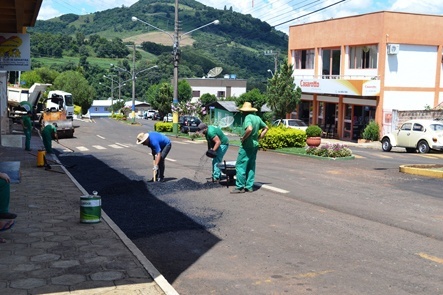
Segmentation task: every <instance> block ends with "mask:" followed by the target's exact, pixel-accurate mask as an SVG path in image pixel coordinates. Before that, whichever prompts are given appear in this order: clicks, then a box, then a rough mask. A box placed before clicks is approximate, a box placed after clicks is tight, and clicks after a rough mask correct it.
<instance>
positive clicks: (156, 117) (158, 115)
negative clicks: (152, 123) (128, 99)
mask: <svg viewBox="0 0 443 295" xmlns="http://www.w3.org/2000/svg"><path fill="white" fill-rule="evenodd" d="M152 120H157V121H158V120H160V114H159V112H155V114H154V116H153V117H152Z"/></svg>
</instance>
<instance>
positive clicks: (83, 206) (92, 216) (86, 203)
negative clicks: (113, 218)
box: [80, 191, 102, 223]
mask: <svg viewBox="0 0 443 295" xmlns="http://www.w3.org/2000/svg"><path fill="white" fill-rule="evenodd" d="M101 216H102V198H101V197H100V196H99V195H98V194H97V192H96V191H94V192H93V194H92V195H87V196H81V197H80V222H81V223H98V222H100V218H101Z"/></svg>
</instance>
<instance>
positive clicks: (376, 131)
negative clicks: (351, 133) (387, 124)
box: [361, 120, 380, 141]
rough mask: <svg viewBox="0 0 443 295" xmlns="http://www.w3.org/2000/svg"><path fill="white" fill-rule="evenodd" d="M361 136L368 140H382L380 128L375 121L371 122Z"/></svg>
mask: <svg viewBox="0 0 443 295" xmlns="http://www.w3.org/2000/svg"><path fill="white" fill-rule="evenodd" d="M361 136H362V137H363V139H366V140H372V141H378V140H379V139H380V127H379V126H378V124H377V123H376V122H375V121H374V120H371V121H370V122H369V124H368V125H366V127H365V130H363V133H362V135H361Z"/></svg>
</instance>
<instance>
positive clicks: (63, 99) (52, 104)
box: [46, 90, 74, 119]
mask: <svg viewBox="0 0 443 295" xmlns="http://www.w3.org/2000/svg"><path fill="white" fill-rule="evenodd" d="M46 109H48V110H50V111H59V110H65V112H66V118H67V119H72V118H73V116H74V100H73V98H72V94H71V93H69V92H65V91H60V90H52V91H49V93H48V99H47V100H46Z"/></svg>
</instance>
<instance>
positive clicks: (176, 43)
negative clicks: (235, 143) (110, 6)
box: [132, 0, 220, 133]
mask: <svg viewBox="0 0 443 295" xmlns="http://www.w3.org/2000/svg"><path fill="white" fill-rule="evenodd" d="M132 21H134V22H135V21H139V22H142V23H144V24H145V25H148V26H150V27H152V28H154V29H156V30H159V31H160V32H163V33H165V34H166V35H168V36H169V37H170V38H171V39H172V55H173V56H174V80H173V84H174V85H173V88H174V94H173V98H172V103H173V104H177V103H178V61H179V48H180V39H181V38H182V37H183V36H185V35H188V34H190V33H192V32H195V31H197V30H200V29H202V28H204V27H207V26H209V25H218V24H219V23H220V21H219V20H214V21H212V22H210V23H208V24H206V25H203V26H201V27H198V28H196V29H193V30H191V31H189V32H186V33H183V34H182V35H179V24H178V0H175V25H174V35H171V34H170V33H168V32H166V31H165V30H162V29H160V28H158V27H156V26H154V25H151V24H150V23H148V22H145V21H143V20H141V19H139V18H137V17H135V16H133V17H132ZM172 125H173V132H174V133H177V132H178V114H177V112H176V111H175V112H174V113H173V117H172Z"/></svg>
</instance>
